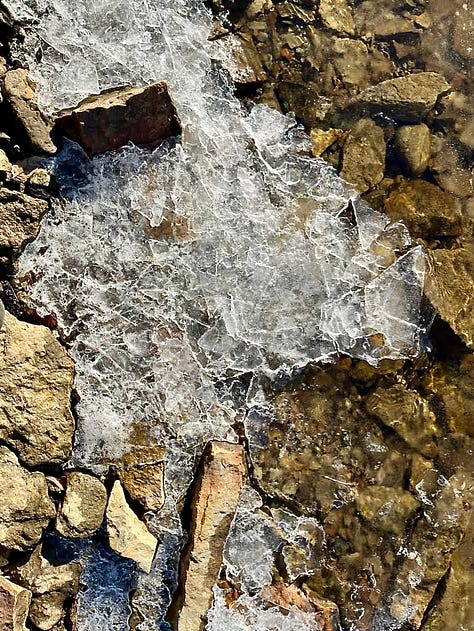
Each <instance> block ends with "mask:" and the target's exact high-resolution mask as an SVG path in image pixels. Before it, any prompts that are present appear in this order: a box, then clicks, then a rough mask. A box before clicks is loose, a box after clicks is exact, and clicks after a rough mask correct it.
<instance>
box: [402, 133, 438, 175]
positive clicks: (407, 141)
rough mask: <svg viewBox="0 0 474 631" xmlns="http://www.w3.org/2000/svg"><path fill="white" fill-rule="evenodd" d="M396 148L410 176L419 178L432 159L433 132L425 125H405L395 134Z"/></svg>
mask: <svg viewBox="0 0 474 631" xmlns="http://www.w3.org/2000/svg"><path fill="white" fill-rule="evenodd" d="M395 147H396V149H397V153H398V156H399V158H400V161H401V162H402V165H403V166H404V167H405V169H406V170H407V172H408V174H409V175H411V176H413V177H418V176H419V175H421V174H422V173H423V172H424V171H426V169H427V167H428V162H429V160H430V157H431V132H430V130H429V127H427V126H426V125H425V124H423V123H422V124H421V125H403V126H402V127H399V128H398V129H397V132H396V134H395Z"/></svg>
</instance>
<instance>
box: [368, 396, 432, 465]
mask: <svg viewBox="0 0 474 631" xmlns="http://www.w3.org/2000/svg"><path fill="white" fill-rule="evenodd" d="M366 407H367V410H368V411H369V412H370V414H372V415H374V416H375V417H376V418H377V419H378V420H379V421H381V422H382V423H383V424H384V425H387V427H391V428H392V429H393V430H395V431H396V432H397V434H399V435H400V436H401V437H402V438H403V439H404V440H405V441H406V442H407V443H408V444H409V445H410V446H411V447H413V448H414V449H416V450H418V451H419V452H420V453H422V454H423V455H424V456H427V457H431V458H432V457H434V456H435V455H436V453H437V447H436V442H435V437H436V436H437V435H438V430H437V427H436V417H435V415H434V414H433V412H432V411H431V409H430V407H429V405H428V402H427V401H426V400H425V399H423V397H421V396H420V395H419V394H418V393H417V392H415V391H414V390H410V389H408V388H406V387H405V386H403V385H401V384H395V385H393V386H391V387H390V388H387V389H385V388H377V389H376V390H375V391H374V392H373V393H372V394H371V395H369V397H368V398H367V399H366Z"/></svg>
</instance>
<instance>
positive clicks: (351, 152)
mask: <svg viewBox="0 0 474 631" xmlns="http://www.w3.org/2000/svg"><path fill="white" fill-rule="evenodd" d="M385 150H386V149H385V140H384V135H383V131H382V129H381V128H380V127H379V126H378V125H376V124H375V123H374V121H373V120H371V119H370V118H363V119H361V120H359V121H358V122H357V123H356V124H355V125H354V127H353V128H352V129H351V131H350V132H349V134H348V136H347V138H346V140H345V142H344V147H343V152H342V169H341V173H340V175H341V177H342V178H344V179H345V180H347V181H348V182H350V183H351V184H354V185H355V187H356V188H357V190H358V191H359V192H360V193H364V192H365V191H367V190H368V189H369V188H372V187H373V186H375V185H376V184H378V183H379V182H381V180H382V179H383V174H384V171H385Z"/></svg>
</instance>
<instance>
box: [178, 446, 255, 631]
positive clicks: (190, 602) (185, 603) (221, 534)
mask: <svg viewBox="0 0 474 631" xmlns="http://www.w3.org/2000/svg"><path fill="white" fill-rule="evenodd" d="M245 475H246V469H245V454H244V449H243V447H242V445H235V444H231V443H225V442H211V443H209V445H208V446H207V448H206V450H205V452H204V454H203V456H202V459H201V464H200V468H199V471H198V474H197V478H196V482H195V485H194V488H193V490H192V499H191V506H190V508H191V523H190V526H189V535H188V542H187V544H186V546H185V548H184V550H183V553H182V556H181V564H180V573H179V576H180V583H179V587H178V591H177V593H176V594H175V597H174V601H173V603H172V605H171V616H170V617H171V619H172V622H173V623H174V628H175V629H176V631H198V630H199V631H202V630H203V629H204V628H205V624H206V614H207V611H208V609H209V607H210V605H211V603H212V599H213V592H212V589H213V586H214V584H215V582H216V580H217V579H218V577H219V570H220V567H221V564H222V554H223V551H224V545H225V541H226V538H227V534H228V532H229V528H230V525H231V522H232V519H233V517H234V513H235V511H236V509H237V505H238V502H239V498H240V494H241V491H242V488H243V484H244V479H245Z"/></svg>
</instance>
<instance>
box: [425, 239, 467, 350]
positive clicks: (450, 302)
mask: <svg viewBox="0 0 474 631" xmlns="http://www.w3.org/2000/svg"><path fill="white" fill-rule="evenodd" d="M429 257H430V262H431V264H430V266H429V267H428V275H427V279H426V282H425V295H426V297H427V298H428V300H429V301H430V302H431V304H432V305H433V307H434V308H435V309H436V311H437V313H438V315H439V316H440V318H441V319H442V320H444V321H445V322H447V323H448V324H449V326H450V327H451V329H452V330H453V331H454V332H455V333H456V334H457V335H458V336H459V337H460V338H461V340H462V341H463V342H464V344H466V346H467V347H468V348H470V349H472V348H474V253H473V252H472V250H470V249H463V248H459V249H457V250H432V251H430V252H429Z"/></svg>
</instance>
